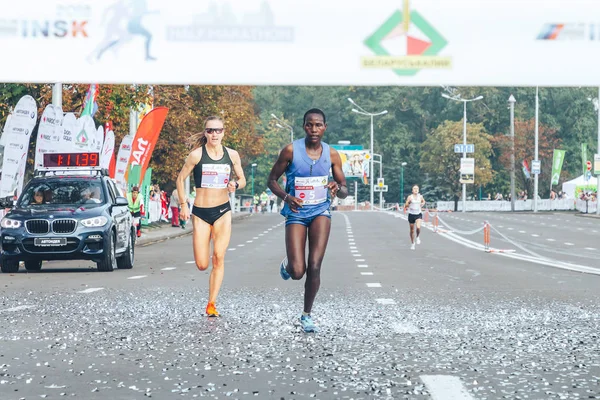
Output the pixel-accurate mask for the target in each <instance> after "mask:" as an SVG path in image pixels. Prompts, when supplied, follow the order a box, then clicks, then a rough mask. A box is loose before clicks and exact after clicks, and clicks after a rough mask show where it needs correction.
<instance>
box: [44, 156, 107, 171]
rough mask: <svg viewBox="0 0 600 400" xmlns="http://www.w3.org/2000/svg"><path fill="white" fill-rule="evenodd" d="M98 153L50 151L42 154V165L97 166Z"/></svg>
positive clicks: (98, 161) (98, 163)
mask: <svg viewBox="0 0 600 400" xmlns="http://www.w3.org/2000/svg"><path fill="white" fill-rule="evenodd" d="M98 166H100V157H99V154H98V153H51V154H48V153H46V154H44V167H46V168H56V167H98Z"/></svg>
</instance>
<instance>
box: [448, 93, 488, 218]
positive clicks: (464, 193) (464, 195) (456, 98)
mask: <svg viewBox="0 0 600 400" xmlns="http://www.w3.org/2000/svg"><path fill="white" fill-rule="evenodd" d="M442 97H443V98H445V99H448V100H454V101H462V102H463V108H464V111H463V146H464V148H463V158H467V103H469V102H472V101H477V100H481V99H483V96H477V97H475V98H473V99H461V98H460V96H448V95H447V94H446V93H442ZM462 204H463V206H462V212H465V211H466V210H467V184H466V183H463V184H462Z"/></svg>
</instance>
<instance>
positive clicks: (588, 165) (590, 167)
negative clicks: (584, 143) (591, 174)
mask: <svg viewBox="0 0 600 400" xmlns="http://www.w3.org/2000/svg"><path fill="white" fill-rule="evenodd" d="M585 166H586V168H587V170H588V171H591V170H592V162H591V161H586V162H585Z"/></svg>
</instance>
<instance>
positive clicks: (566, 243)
mask: <svg viewBox="0 0 600 400" xmlns="http://www.w3.org/2000/svg"><path fill="white" fill-rule="evenodd" d="M565 245H566V246H575V244H573V243H569V242H565Z"/></svg>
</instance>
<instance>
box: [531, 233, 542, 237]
mask: <svg viewBox="0 0 600 400" xmlns="http://www.w3.org/2000/svg"><path fill="white" fill-rule="evenodd" d="M531 236H533V237H540V235H536V234H535V233H532V234H531Z"/></svg>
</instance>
